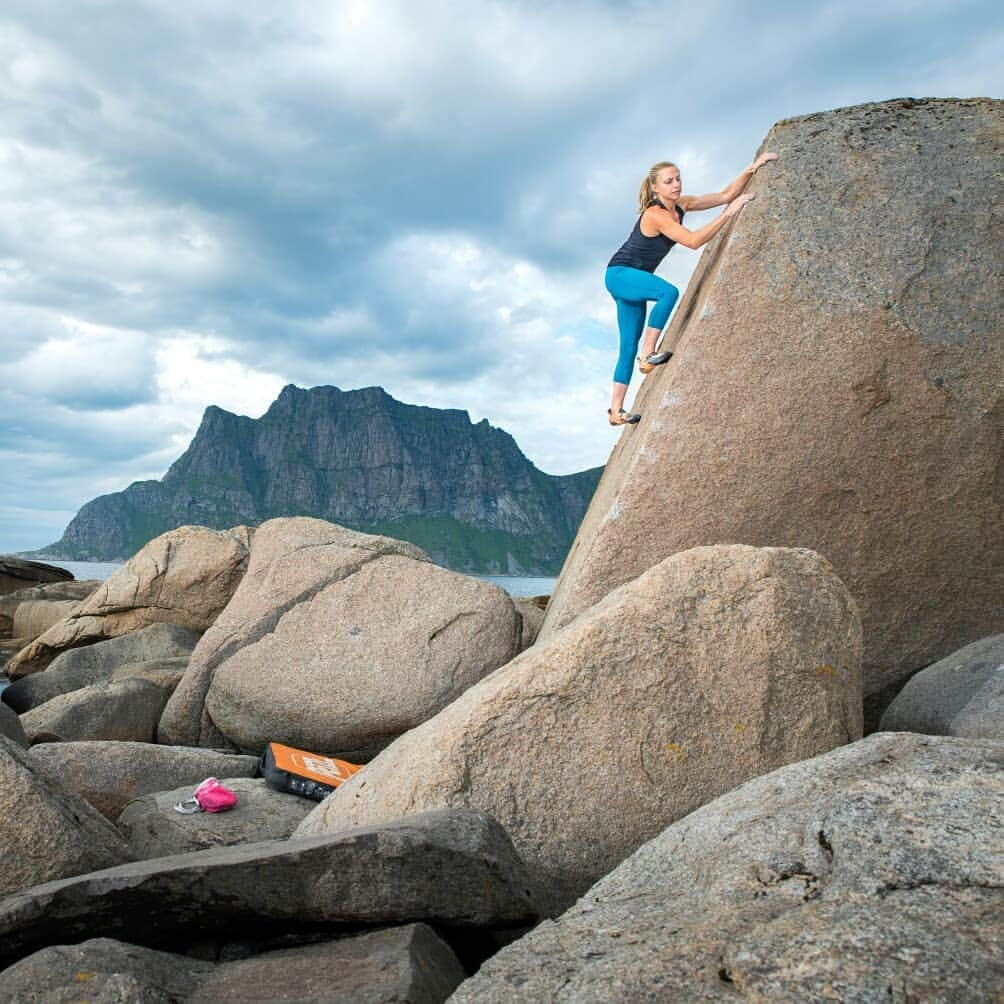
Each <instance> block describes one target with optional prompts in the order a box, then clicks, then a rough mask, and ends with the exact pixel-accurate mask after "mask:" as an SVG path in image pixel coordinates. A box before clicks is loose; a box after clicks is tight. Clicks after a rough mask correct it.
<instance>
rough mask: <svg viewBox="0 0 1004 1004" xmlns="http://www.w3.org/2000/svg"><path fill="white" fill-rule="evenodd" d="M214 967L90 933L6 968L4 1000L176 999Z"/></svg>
mask: <svg viewBox="0 0 1004 1004" xmlns="http://www.w3.org/2000/svg"><path fill="white" fill-rule="evenodd" d="M215 970H216V966H214V965H213V963H211V962H200V961H197V960H196V959H190V958H187V957H186V956H184V955H174V954H172V953H169V952H158V951H154V950H153V949H150V948H142V947H140V946H138V945H128V944H126V943H125V942H122V941H114V940H112V939H111V938H92V939H90V940H89V941H84V942H81V943H80V944H79V945H51V946H50V947H48V948H43V949H41V950H40V951H37V952H35V953H33V954H32V955H29V956H28V957H27V958H24V959H22V960H21V961H20V962H17V963H15V964H14V965H13V966H10V967H8V968H7V969H5V970H4V971H3V972H2V973H0V1001H10V1002H12V1004H13V1002H21V1001H46V1002H47V1004H84V1002H87V1004H131V1002H134V1001H142V1002H144V1004H175V1002H179V1001H188V1000H190V999H191V995H192V994H193V993H194V992H195V991H196V989H197V988H198V986H199V983H200V982H201V980H202V979H203V978H207V977H210V976H211V975H212V974H213V973H214V972H215ZM259 1000H260V998H259Z"/></svg>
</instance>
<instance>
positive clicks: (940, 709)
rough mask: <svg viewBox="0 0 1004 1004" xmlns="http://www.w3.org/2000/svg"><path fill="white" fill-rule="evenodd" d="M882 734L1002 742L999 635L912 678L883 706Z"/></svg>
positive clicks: (1002, 643) (1003, 641)
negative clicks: (952, 737) (931, 735)
mask: <svg viewBox="0 0 1004 1004" xmlns="http://www.w3.org/2000/svg"><path fill="white" fill-rule="evenodd" d="M882 730H883V731H884V732H929V733H932V734H933V735H940V736H966V737H968V738H970V739H1000V740H1004V634H999V635H994V636H993V637H992V638H981V639H980V640H979V641H974V642H973V643H972V645H967V646H966V647H965V648H963V649H961V650H960V651H958V652H953V653H952V655H950V656H949V657H948V658H947V659H942V660H941V661H940V662H936V663H935V664H934V665H933V666H928V667H927V669H922V670H921V671H920V672H919V673H917V674H916V675H915V676H912V677H911V678H910V680H909V681H908V682H907V684H906V686H905V687H904V688H903V689H902V690H901V691H900V692H899V693H898V694H897V695H896V699H895V700H894V701H893V702H892V704H890V705H889V707H888V708H886V711H885V714H884V715H883V716H882Z"/></svg>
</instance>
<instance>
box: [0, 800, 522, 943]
mask: <svg viewBox="0 0 1004 1004" xmlns="http://www.w3.org/2000/svg"><path fill="white" fill-rule="evenodd" d="M99 818H100V817H99ZM102 822H103V823H105V821H104V820H102ZM105 825H109V824H107V823H105ZM536 916H537V911H536V908H535V905H534V896H533V893H532V892H531V891H530V885H529V881H528V876H527V873H526V869H525V867H524V865H523V863H522V861H521V860H520V859H519V856H518V855H517V854H516V852H515V851H514V850H513V847H512V844H511V842H510V841H509V838H508V837H507V836H506V835H505V832H504V831H503V830H502V829H501V827H500V826H499V825H498V824H497V823H496V822H495V821H494V820H491V819H489V818H488V817H487V816H484V815H482V814H481V813H478V812H472V811H469V810H460V811H451V812H434V813H425V814H422V815H419V816H413V817H410V818H409V819H405V820H397V821H395V822H393V823H388V824H385V825H383V826H374V827H362V828H358V829H354V830H350V831H346V832H344V833H338V834H333V835H331V836H326V837H315V838H311V839H307V840H267V841H263V842H262V843H257V844H242V845H240V846H237V847H221V848H216V849H214V850H208V851H196V852H194V853H192V854H179V855H176V856H174V857H169V858H156V859H154V860H153V861H141V862H138V863H135V864H128V865H122V866H120V867H117V868H108V869H105V870H104V871H101V872H95V873H93V874H90V875H86V876H82V877H80V878H77V879H70V880H66V881H61V882H49V883H47V884H45V885H39V886H36V887H35V888H33V889H29V890H26V891H25V892H23V893H21V894H19V895H16V896H9V897H8V898H7V899H5V900H3V901H2V902H0V959H2V960H9V961H14V960H15V959H17V958H21V957H22V956H24V955H26V954H28V953H29V952H33V951H36V950H37V949H39V948H42V947H44V946H45V945H51V944H59V943H62V942H65V941H67V940H68V939H74V938H80V937H83V936H109V937H118V936H122V935H126V936H128V937H129V938H130V940H131V941H136V942H140V943H148V942H149V941H150V940H152V939H155V938H156V939H164V938H167V937H171V936H172V935H173V936H177V935H178V933H179V932H183V933H184V934H185V936H186V937H189V938H195V937H197V936H198V935H199V934H200V933H201V934H217V933H219V931H220V930H221V928H225V929H226V931H227V932H228V933H229V934H230V935H231V936H232V937H238V936H239V935H240V933H241V932H243V933H249V932H254V933H255V934H256V935H257V936H259V937H261V936H264V935H265V934H266V933H267V932H268V931H269V930H272V931H273V932H275V931H276V930H279V931H282V932H289V931H292V930H295V929H296V928H297V927H298V926H301V925H318V924H336V925H344V926H351V925H355V926H357V927H362V926H375V925H389V924H403V923H411V922H414V921H425V922H428V923H430V924H435V925H445V926H446V927H450V928H455V929H480V928H485V927H489V928H504V927H520V926H523V925H526V924H528V923H532V922H533V920H534V919H535V918H536Z"/></svg>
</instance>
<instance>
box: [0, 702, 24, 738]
mask: <svg viewBox="0 0 1004 1004" xmlns="http://www.w3.org/2000/svg"><path fill="white" fill-rule="evenodd" d="M0 736H6V737H7V738H8V739H10V740H12V741H13V742H15V743H17V744H18V746H20V747H22V748H24V747H26V746H27V745H28V737H27V736H26V735H25V734H24V726H23V725H22V724H21V719H20V718H18V716H17V712H16V711H14V710H13V709H11V708H8V707H7V705H6V704H0Z"/></svg>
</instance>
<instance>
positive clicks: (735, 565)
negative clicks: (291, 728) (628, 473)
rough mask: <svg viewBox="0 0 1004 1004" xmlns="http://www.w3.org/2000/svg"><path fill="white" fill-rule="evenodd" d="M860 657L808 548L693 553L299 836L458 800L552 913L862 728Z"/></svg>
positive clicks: (848, 606)
mask: <svg viewBox="0 0 1004 1004" xmlns="http://www.w3.org/2000/svg"><path fill="white" fill-rule="evenodd" d="M860 666H861V624H860V620H859V618H858V613H857V609H856V607H855V605H854V601H853V600H852V599H851V597H850V595H849V593H848V592H847V589H846V588H845V586H844V585H843V583H841V582H840V580H839V579H838V578H837V577H836V575H835V574H834V573H833V570H832V568H830V566H829V565H828V563H827V562H826V561H824V560H823V559H822V558H820V557H819V555H817V554H813V553H812V552H811V551H797V550H785V549H775V548H763V549H758V548H752V547H745V546H742V545H737V546H734V547H708V548H695V549H693V550H691V551H686V552H684V553H683V554H677V555H674V556H673V557H671V558H667V559H666V560H664V561H663V562H661V563H660V564H658V565H656V566H654V567H653V568H650V569H649V570H648V571H647V572H646V573H645V574H644V575H641V576H639V577H638V578H637V579H636V580H635V581H634V582H630V583H627V584H626V585H624V586H622V587H621V588H620V589H618V590H615V591H614V592H613V593H611V594H610V595H609V596H607V597H606V599H604V600H603V601H602V602H600V603H598V604H597V605H596V606H595V607H594V608H593V609H591V610H590V611H588V612H587V613H585V614H584V615H582V616H581V617H579V618H578V619H577V620H576V621H575V622H574V623H573V624H571V625H569V626H568V627H567V628H566V629H565V630H564V631H560V632H558V633H557V634H555V635H554V636H553V637H552V638H551V639H550V640H549V641H548V642H547V643H544V644H542V643H539V642H538V643H537V644H536V645H534V647H533V648H531V649H529V650H528V651H527V652H524V653H523V654H522V655H520V656H519V657H518V658H516V659H514V660H513V661H512V662H510V663H509V664H508V665H506V666H505V667H503V668H502V669H499V670H497V671H496V672H495V673H493V674H492V675H491V676H490V677H488V678H487V679H485V680H482V681H481V683H479V684H477V685H476V686H473V687H471V688H470V689H469V690H468V691H467V692H466V693H465V694H464V695H463V696H462V697H460V698H459V699H458V700H456V701H454V703H453V704H451V705H450V706H449V707H447V708H446V709H445V710H444V711H442V712H441V713H440V714H438V715H437V716H436V717H434V718H432V719H430V720H429V721H427V722H426V723H425V724H424V725H421V726H419V727H418V728H415V729H412V730H411V731H410V732H408V733H407V734H406V735H405V736H403V737H402V738H401V739H399V740H398V741H397V742H395V743H394V744H393V745H391V746H390V747H389V748H388V749H387V750H385V751H384V752H383V753H382V754H381V755H380V756H378V757H377V758H376V759H375V760H374V761H373V762H372V763H371V764H369V766H368V767H367V768H366V769H365V770H363V771H360V772H359V773H358V774H357V775H355V777H353V778H352V779H350V780H349V781H348V782H346V783H345V784H343V785H342V786H341V787H340V788H339V789H338V790H337V791H336V792H334V793H333V794H332V795H331V796H329V797H328V798H327V799H325V801H324V802H322V803H321V804H320V805H319V806H318V807H317V809H315V810H314V812H313V813H312V814H311V815H310V816H308V817H307V818H306V819H305V820H304V821H303V823H302V824H301V825H300V827H299V828H298V829H297V831H296V833H297V835H298V836H307V835H315V834H318V833H324V832H330V831H332V830H340V829H343V828H344V827H346V826H358V825H372V824H374V823H377V822H380V821H384V820H389V819H393V818H395V817H397V816H401V815H406V814H409V813H412V812H420V811H423V810H429V809H434V808H447V807H456V806H471V807H474V808H477V809H480V810H481V811H483V812H486V813H488V814H489V815H491V816H493V817H494V818H495V819H497V820H498V821H499V822H500V823H501V824H502V825H503V826H504V827H505V829H506V830H507V832H508V833H509V834H510V836H511V837H512V839H513V842H514V843H515V845H516V848H517V849H518V850H519V852H520V854H521V855H522V856H523V858H524V859H525V860H526V862H527V864H528V866H529V867H530V868H531V869H532V870H533V873H534V875H535V879H536V881H537V882H538V883H539V884H540V886H541V890H542V893H541V894H542V896H543V902H544V903H545V906H546V908H547V909H549V910H551V911H557V910H560V909H563V908H564V907H566V906H568V905H569V904H570V903H571V902H572V901H573V900H574V899H575V897H576V896H577V895H579V894H581V893H582V892H584V891H585V889H587V888H588V887H589V885H590V884H592V882H594V881H596V879H598V878H599V877H600V876H601V875H604V874H605V873H606V872H608V871H610V869H611V868H613V867H614V866H615V865H616V864H617V863H618V862H619V861H621V860H623V858H625V857H626V856H627V855H628V854H630V853H631V852H632V851H633V850H634V849H635V848H636V847H638V845H639V844H641V843H643V842H644V841H645V840H647V839H649V838H650V837H653V836H655V834H657V833H658V832H659V831H660V830H662V829H663V828H664V827H665V826H666V825H667V824H669V823H671V822H673V821H674V820H675V819H679V818H680V817H681V816H683V815H686V813H688V812H690V811H691V810H693V809H695V808H697V806H699V805H701V804H702V803H703V802H706V801H709V800H710V799H712V798H714V797H715V796H716V795H720V794H722V793H723V792H725V791H728V790H729V789H730V788H733V787H735V786H736V785H737V784H740V783H741V782H742V781H745V780H746V779H748V778H750V777H755V776H756V775H758V774H763V773H765V772H767V771H769V770H772V769H773V768H774V767H777V766H780V765H781V764H783V763H788V762H790V761H792V760H802V759H805V758H806V757H810V756H814V755H815V754H817V753H820V752H823V751H825V750H828V749H832V748H833V747H834V746H840V745H843V744H845V743H848V742H851V741H853V740H854V739H857V738H859V737H860V735H861V677H860Z"/></svg>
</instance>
